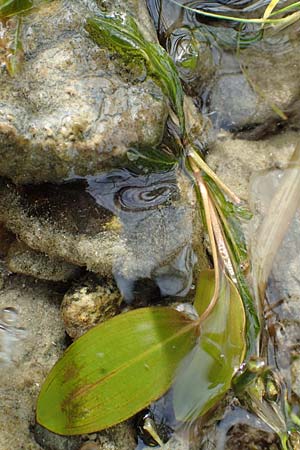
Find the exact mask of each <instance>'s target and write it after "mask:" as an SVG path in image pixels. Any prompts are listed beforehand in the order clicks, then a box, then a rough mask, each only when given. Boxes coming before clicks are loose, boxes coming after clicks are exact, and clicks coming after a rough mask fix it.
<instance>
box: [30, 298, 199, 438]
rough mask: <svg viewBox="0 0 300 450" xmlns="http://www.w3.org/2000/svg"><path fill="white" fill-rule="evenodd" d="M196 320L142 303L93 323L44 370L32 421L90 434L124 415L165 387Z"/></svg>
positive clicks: (193, 335)
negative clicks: (43, 378) (35, 420)
mask: <svg viewBox="0 0 300 450" xmlns="http://www.w3.org/2000/svg"><path fill="white" fill-rule="evenodd" d="M198 327H199V323H198V322H195V321H192V320H191V319H189V318H188V317H187V316H186V315H184V314H182V313H179V312H178V311H176V310H174V309H171V308H163V307H154V308H141V309H136V310H133V311H130V312H128V313H125V314H121V315H118V316H116V317H114V318H113V319H111V320H109V321H107V322H105V323H103V324H101V325H98V326H96V327H94V328H93V329H92V330H90V331H89V332H87V333H86V334H85V335H83V336H82V337H81V338H79V339H78V340H77V341H76V342H74V343H73V344H72V345H71V346H70V347H69V348H68V349H67V351H66V352H65V354H64V356H63V357H62V358H61V359H60V360H59V361H58V362H57V364H56V365H55V366H54V367H53V369H52V370H51V372H50V374H49V375H48V377H47V379H46V381H45V383H44V385H43V387H42V390H41V392H40V396H39V399H38V405H37V421H38V422H39V423H40V424H41V425H43V426H44V427H46V428H48V429H49V430H51V431H54V432H55V433H58V434H65V435H73V434H82V433H92V432H95V431H99V430H102V429H104V428H107V427H110V426H112V425H114V424H116V423H118V422H121V421H122V420H125V419H127V418H128V417H130V416H132V415H133V414H135V413H136V412H138V411H140V410H141V409H143V408H145V406H147V405H148V404H149V403H151V402H152V401H153V400H156V399H157V398H159V397H160V396H161V395H162V394H164V393H165V392H166V391H167V389H168V388H169V386H170V384H171V382H172V380H173V377H174V372H175V370H176V368H177V366H178V364H179V362H180V361H181V360H182V358H183V357H184V356H185V355H186V354H187V353H188V352H189V351H191V349H192V348H193V346H194V345H195V342H196V339H197V334H198Z"/></svg>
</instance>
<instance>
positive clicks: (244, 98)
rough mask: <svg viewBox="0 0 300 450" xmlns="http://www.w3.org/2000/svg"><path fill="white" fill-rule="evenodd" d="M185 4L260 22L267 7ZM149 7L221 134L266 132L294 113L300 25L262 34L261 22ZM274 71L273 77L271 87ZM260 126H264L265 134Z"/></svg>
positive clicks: (152, 0)
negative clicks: (240, 21)
mask: <svg viewBox="0 0 300 450" xmlns="http://www.w3.org/2000/svg"><path fill="white" fill-rule="evenodd" d="M179 3H181V4H182V5H185V6H188V7H191V8H194V9H197V8H198V9H201V10H203V11H206V12H211V13H215V14H223V15H231V16H236V17H238V16H239V17H242V18H253V17H258V18H259V17H262V15H263V13H264V9H265V7H266V5H267V4H268V3H269V2H268V1H267V0H258V1H247V0H245V1H227V0H226V1H221V0H220V1H186V0H185V1H180V2H179ZM147 4H148V9H149V11H150V14H151V15H152V17H153V19H154V22H155V25H156V28H157V31H158V34H159V38H160V42H161V43H162V45H164V46H165V47H166V48H167V50H168V51H169V53H170V54H171V56H172V58H173V59H174V61H175V63H176V65H177V68H178V70H179V73H180V76H181V79H182V80H183V81H184V83H185V84H186V85H185V90H186V92H187V93H188V94H189V95H192V96H193V97H194V99H195V101H196V103H197V105H198V106H199V107H200V108H201V111H202V112H203V113H205V114H207V115H208V116H209V117H210V118H211V120H212V122H213V124H214V126H215V129H216V131H218V130H219V129H220V128H222V129H225V130H230V131H236V132H237V131H239V132H240V131H245V132H247V131H248V130H249V129H252V128H257V129H258V130H259V131H258V132H259V133H264V132H267V129H268V127H270V126H271V122H272V121H273V122H275V121H277V122H280V121H283V122H284V123H285V121H286V120H287V119H288V118H289V116H290V115H292V111H291V109H292V108H293V107H290V105H289V103H290V104H291V103H292V102H290V101H288V100H287V97H290V100H291V98H292V97H295V96H296V95H297V90H296V89H295V90H294V89H293V88H292V85H293V84H296V83H297V79H298V73H299V68H300V63H299V61H298V58H297V57H296V58H295V56H296V55H298V54H299V53H300V49H299V24H298V23H294V24H293V25H292V26H289V27H280V26H279V25H278V26H272V27H271V26H266V27H264V28H263V29H262V27H261V25H260V24H252V23H247V24H241V23H239V22H237V21H234V20H230V21H229V20H221V19H215V18H211V17H205V16H203V15H200V14H197V13H196V12H194V11H190V10H187V9H184V8H180V7H179V6H177V5H174V4H173V3H172V2H171V1H170V0H148V2H147ZM284 4H285V3H283V4H282V5H281V6H284ZM291 56H292V58H291ZM296 66H297V67H298V69H296ZM271 67H272V69H273V70H274V71H275V76H272V82H270V69H271ZM287 73H289V81H288V82H287ZM284 92H285V95H286V97H285V98H283V93H284ZM295 98H296V97H295ZM268 120H269V122H268ZM260 124H264V126H262V128H263V130H262V129H260V128H259V125H260Z"/></svg>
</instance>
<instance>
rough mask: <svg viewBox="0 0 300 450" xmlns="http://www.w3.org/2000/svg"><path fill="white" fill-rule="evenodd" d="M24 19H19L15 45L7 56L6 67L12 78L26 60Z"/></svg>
mask: <svg viewBox="0 0 300 450" xmlns="http://www.w3.org/2000/svg"><path fill="white" fill-rule="evenodd" d="M21 29H22V17H17V26H16V30H15V36H14V43H13V45H12V46H11V48H10V52H9V54H8V56H7V62H6V67H7V70H8V73H9V74H10V75H11V76H14V75H16V74H17V73H18V72H19V71H20V69H21V65H22V61H23V58H24V51H23V45H22V40H21Z"/></svg>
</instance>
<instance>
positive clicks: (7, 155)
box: [0, 0, 167, 183]
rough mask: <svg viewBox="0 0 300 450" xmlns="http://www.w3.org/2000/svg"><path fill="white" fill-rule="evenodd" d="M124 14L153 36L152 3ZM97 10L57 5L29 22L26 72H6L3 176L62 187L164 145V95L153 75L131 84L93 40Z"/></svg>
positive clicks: (0, 108)
mask: <svg viewBox="0 0 300 450" xmlns="http://www.w3.org/2000/svg"><path fill="white" fill-rule="evenodd" d="M100 3H101V2H100ZM119 3H120V2H119ZM119 9H120V10H121V11H123V12H124V10H128V9H129V10H130V12H131V13H132V14H134V15H135V19H136V20H137V22H138V23H139V22H141V25H142V27H143V30H144V31H145V34H146V36H147V38H149V39H151V38H153V30H152V31H151V28H150V23H149V17H147V10H146V7H145V4H144V2H140V1H133V2H130V3H129V4H127V2H121V4H120V5H119ZM96 11H97V7H96V3H95V2H94V1H84V0H74V1H72V2H67V3H66V2H63V1H62V0H54V1H52V2H50V3H49V4H44V5H42V6H41V8H40V9H39V10H38V11H37V12H35V13H33V14H31V15H29V16H27V17H26V19H24V25H23V32H22V40H23V46H24V50H25V59H24V62H23V65H22V71H21V73H20V74H17V75H15V77H11V76H10V75H9V74H8V73H6V71H5V70H2V72H1V74H0V175H3V176H7V177H9V178H11V179H13V180H14V181H16V182H18V183H27V182H31V183H32V182H33V183H37V182H42V181H52V182H54V181H55V182H57V181H60V180H62V179H65V178H68V177H71V176H74V175H75V174H76V175H87V174H94V173H97V172H99V171H101V170H102V169H103V168H104V167H108V166H111V165H116V164H119V163H120V161H121V160H122V159H123V158H124V155H125V154H126V151H127V149H128V148H129V147H132V146H134V145H140V146H151V145H155V144H157V143H158V142H159V141H160V139H161V137H162V133H163V129H164V123H165V119H166V116H167V107H166V102H165V99H164V96H163V94H162V92H161V90H160V88H159V87H158V86H157V85H156V84H155V83H154V82H153V81H152V80H151V79H150V78H147V74H146V71H145V70H144V71H143V73H142V74H140V75H141V76H140V77H138V78H137V79H135V80H134V82H132V81H129V79H128V78H130V77H128V74H127V76H126V70H124V67H123V65H122V63H121V62H120V61H117V62H114V61H113V60H112V58H111V54H110V53H109V51H108V50H107V49H103V48H99V47H98V46H97V45H96V44H95V43H94V42H93V41H92V40H91V39H90V38H89V36H88V34H87V33H86V32H85V30H84V21H85V19H86V18H87V17H88V16H91V15H93V14H95V12H96ZM5 32H6V33H8V31H7V30H4V31H3V33H4V34H5ZM123 75H124V76H123ZM141 78H142V79H141Z"/></svg>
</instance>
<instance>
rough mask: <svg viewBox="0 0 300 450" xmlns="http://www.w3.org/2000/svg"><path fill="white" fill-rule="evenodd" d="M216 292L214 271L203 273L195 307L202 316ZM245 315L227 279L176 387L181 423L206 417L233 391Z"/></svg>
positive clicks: (241, 348)
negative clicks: (232, 385)
mask: <svg viewBox="0 0 300 450" xmlns="http://www.w3.org/2000/svg"><path fill="white" fill-rule="evenodd" d="M214 288H215V277H214V271H212V270H207V271H203V272H201V275H200V281H199V283H198V286H197V291H196V300H195V303H194V306H195V308H196V310H197V312H198V314H199V315H200V316H201V314H202V313H203V312H204V311H205V309H206V308H207V306H208V305H209V303H210V301H211V296H212V295H213V292H214ZM244 334H245V313H244V308H243V303H242V301H241V298H240V295H239V293H238V291H237V289H236V288H235V286H234V285H233V283H232V282H231V281H230V280H229V279H228V278H227V277H225V276H224V277H223V278H222V282H221V289H220V296H219V299H218V302H217V304H216V305H215V307H214V309H213V310H212V312H211V313H210V315H209V316H208V318H207V319H206V320H205V321H204V322H203V324H202V326H201V330H200V339H199V343H198V345H197V346H196V347H195V348H194V349H193V351H192V352H191V354H190V355H188V356H187V357H186V358H185V359H184V361H183V362H182V364H181V366H180V370H179V372H178V376H177V379H176V381H175V383H174V397H173V398H174V410H175V415H176V418H177V419H178V420H181V421H190V420H194V419H196V418H197V417H198V416H201V415H203V414H205V413H206V412H207V411H208V410H209V409H210V408H211V407H212V406H213V405H215V404H216V402H217V401H218V400H219V399H220V397H222V396H223V395H224V394H225V392H226V391H227V390H228V389H229V388H230V385H231V380H232V377H233V376H234V374H235V372H236V370H237V369H238V367H239V366H240V364H241V363H242V361H243V358H244V354H245V349H246V345H245V337H244Z"/></svg>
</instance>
